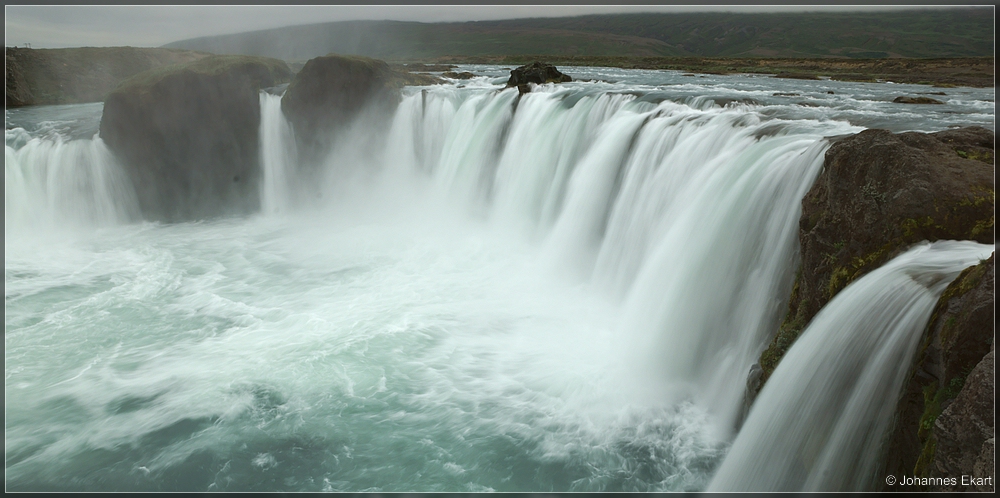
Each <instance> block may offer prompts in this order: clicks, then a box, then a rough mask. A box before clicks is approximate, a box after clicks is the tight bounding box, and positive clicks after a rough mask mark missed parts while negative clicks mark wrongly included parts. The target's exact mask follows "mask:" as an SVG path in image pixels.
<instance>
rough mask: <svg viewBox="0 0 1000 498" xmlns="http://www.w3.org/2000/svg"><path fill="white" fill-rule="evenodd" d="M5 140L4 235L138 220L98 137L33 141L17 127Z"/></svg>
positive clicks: (128, 188)
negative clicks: (11, 232)
mask: <svg viewBox="0 0 1000 498" xmlns="http://www.w3.org/2000/svg"><path fill="white" fill-rule="evenodd" d="M5 138H6V142H7V143H6V144H5V147H4V228H5V232H10V231H16V232H17V233H24V232H27V231H37V230H39V229H42V228H67V227H74V226H108V225H116V224H119V223H124V222H128V221H132V220H135V219H138V207H137V206H138V205H137V202H136V198H135V192H134V191H133V189H132V184H131V182H129V179H128V178H127V177H126V176H125V173H124V172H123V171H122V170H121V167H120V166H119V165H118V164H117V162H116V161H115V158H114V156H113V155H112V154H111V152H110V151H109V150H108V148H107V147H106V146H105V145H104V142H103V141H102V140H101V139H100V137H94V138H93V139H83V140H67V139H65V138H63V137H62V136H58V135H57V136H55V137H47V138H32V137H30V136H28V134H27V133H26V132H25V131H24V130H23V129H20V128H15V129H13V130H7V131H6V133H5ZM15 147H16V148H15Z"/></svg>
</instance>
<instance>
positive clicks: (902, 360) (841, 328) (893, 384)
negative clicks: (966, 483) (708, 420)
mask: <svg viewBox="0 0 1000 498" xmlns="http://www.w3.org/2000/svg"><path fill="white" fill-rule="evenodd" d="M992 252H993V246H990V245H983V244H977V243H974V242H955V241H940V242H935V243H933V244H927V243H924V244H920V245H917V246H915V247H913V248H912V249H910V250H909V251H907V252H906V253H904V254H902V255H900V256H898V257H896V258H895V259H893V260H892V261H890V262H889V263H886V264H885V266H883V267H881V268H879V269H877V270H875V271H873V272H871V273H869V274H868V275H865V276H864V277H863V278H861V279H860V280H858V281H857V282H854V283H853V284H851V285H850V286H848V287H847V288H845V289H844V290H843V291H841V293H840V294H838V295H837V296H836V297H835V298H834V299H833V301H831V302H830V303H829V304H828V305H827V306H826V307H824V308H823V309H822V310H821V311H820V312H819V314H818V315H816V318H814V319H813V321H812V323H810V324H809V327H808V328H806V330H805V331H803V332H802V335H801V336H800V337H799V339H798V340H797V341H796V342H795V344H794V345H793V346H792V348H791V349H789V350H788V353H786V354H785V357H784V358H783V359H782V361H781V363H780V364H778V367H777V368H776V369H775V370H774V373H773V374H772V375H771V378H770V379H769V380H768V381H767V384H765V385H764V388H763V389H762V390H761V392H760V395H759V396H758V397H757V400H756V401H755V402H754V405H753V408H752V409H751V411H750V414H749V415H748V417H747V420H746V422H745V423H744V425H743V428H742V429H741V430H740V433H739V436H737V438H736V440H735V442H733V445H732V448H731V449H730V451H729V454H728V455H727V456H726V458H725V460H724V461H723V462H722V466H721V467H720V468H719V470H718V473H717V474H716V475H715V477H714V479H713V480H712V482H711V484H710V485H709V488H708V489H709V491H852V490H853V491H864V490H870V489H872V485H873V483H874V481H875V480H877V479H879V478H880V476H878V475H877V472H878V469H877V462H878V460H879V450H880V448H881V445H882V442H883V438H884V437H885V433H886V430H887V429H888V426H889V424H890V423H891V420H892V413H893V410H894V409H895V407H896V401H897V399H898V398H899V393H900V391H901V390H902V387H903V382H905V380H906V375H907V372H908V370H909V369H908V367H909V364H910V361H911V359H912V358H913V355H914V353H915V350H916V347H917V344H918V343H919V341H920V336H921V333H922V332H923V330H924V327H925V326H926V324H927V320H928V319H929V318H930V314H931V312H932V311H933V308H934V303H935V302H937V299H938V297H940V295H941V293H942V292H944V289H945V288H946V287H947V286H948V284H949V283H951V281H952V280H954V279H955V278H956V277H957V276H958V274H959V273H961V272H962V270H963V269H965V268H966V267H968V266H971V265H973V264H976V263H978V262H979V261H980V260H982V259H986V258H988V257H989V255H990V253H992Z"/></svg>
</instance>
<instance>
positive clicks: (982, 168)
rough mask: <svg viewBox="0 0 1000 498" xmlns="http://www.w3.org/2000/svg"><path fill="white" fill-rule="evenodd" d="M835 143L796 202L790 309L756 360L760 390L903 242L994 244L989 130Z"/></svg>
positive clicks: (872, 135) (880, 133)
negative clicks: (841, 299) (796, 266)
mask: <svg viewBox="0 0 1000 498" xmlns="http://www.w3.org/2000/svg"><path fill="white" fill-rule="evenodd" d="M835 140H836V142H835V143H834V144H833V145H832V146H831V147H830V149H829V150H828V151H827V153H826V158H825V168H824V170H823V172H822V173H821V174H820V176H819V177H818V178H817V180H816V183H815V185H813V187H812V189H811V190H810V191H809V192H808V193H807V194H806V196H805V198H804V199H803V200H802V215H801V217H800V219H799V243H800V250H801V268H800V271H799V274H798V276H797V277H796V281H795V286H794V290H793V292H792V295H791V297H790V299H789V309H788V313H787V315H786V316H785V319H784V321H783V323H782V325H781V327H780V329H779V331H778V333H777V334H776V335H775V337H774V339H773V340H772V342H771V344H770V346H769V347H768V348H767V350H765V351H764V353H763V354H762V355H761V359H760V365H761V367H762V369H763V372H764V375H763V379H762V382H761V385H763V383H765V382H766V381H767V378H768V377H769V376H770V375H771V372H772V371H773V370H774V368H775V367H776V366H777V364H778V361H780V359H781V357H782V356H783V355H784V353H785V351H787V350H788V348H789V347H791V345H792V343H793V342H794V341H795V339H796V338H797V337H798V335H799V333H800V332H801V331H802V329H804V328H805V326H806V325H807V324H808V323H809V322H810V320H812V318H813V317H814V316H815V315H816V313H817V312H818V311H819V310H820V308H822V307H823V306H824V305H826V303H828V302H829V301H830V300H831V299H832V298H833V297H834V296H836V294H837V293H838V292H840V291H841V290H842V289H843V288H844V287H846V286H847V285H848V284H850V283H851V282H853V281H855V280H857V279H858V278H860V277H861V276H863V275H865V274H867V273H868V272H870V271H872V270H874V269H875V268H878V267H879V266H881V265H882V264H884V263H885V262H886V261H888V260H889V259H891V258H893V257H895V256H896V255H898V254H899V253H901V252H903V251H905V250H906V249H907V248H908V247H909V246H910V245H912V244H914V243H916V242H919V241H922V240H930V241H934V240H940V239H948V240H976V241H979V242H982V243H992V242H993V224H994V214H993V203H994V187H993V171H994V170H993V166H992V157H993V156H992V152H993V151H992V143H993V132H992V131H989V130H987V129H984V128H981V127H969V128H963V129H960V130H949V131H943V132H938V133H931V134H926V133H918V132H907V133H900V134H894V133H891V132H889V131H886V130H865V131H863V132H861V133H858V134H856V135H850V136H847V137H840V138H837V139H835ZM985 145H989V148H987V147H986V146H985ZM986 158H988V160H987V159H986ZM976 159H980V160H976Z"/></svg>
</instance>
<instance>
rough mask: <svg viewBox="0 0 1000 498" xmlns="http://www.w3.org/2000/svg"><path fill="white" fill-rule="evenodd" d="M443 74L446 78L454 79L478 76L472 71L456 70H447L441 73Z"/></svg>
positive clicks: (469, 78)
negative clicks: (457, 71)
mask: <svg viewBox="0 0 1000 498" xmlns="http://www.w3.org/2000/svg"><path fill="white" fill-rule="evenodd" d="M441 76H443V77H445V78H451V79H454V80H471V79H472V78H475V77H476V75H474V74H472V73H470V72H468V71H462V72H460V73H456V72H455V71H447V72H444V73H441Z"/></svg>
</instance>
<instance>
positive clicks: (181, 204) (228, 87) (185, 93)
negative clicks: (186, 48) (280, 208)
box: [100, 55, 290, 221]
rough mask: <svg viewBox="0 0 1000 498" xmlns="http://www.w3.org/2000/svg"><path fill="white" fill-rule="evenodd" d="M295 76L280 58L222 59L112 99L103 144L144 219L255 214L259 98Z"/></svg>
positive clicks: (151, 80) (177, 68)
mask: <svg viewBox="0 0 1000 498" xmlns="http://www.w3.org/2000/svg"><path fill="white" fill-rule="evenodd" d="M289 76H290V72H289V70H288V67H287V66H286V65H285V63H284V62H282V61H280V60H277V59H269V58H263V57H245V56H221V55H220V56H211V57H206V58H203V59H198V60H196V61H194V62H190V63H185V64H177V65H172V66H165V67H159V68H156V69H152V70H149V71H146V72H143V73H140V74H137V75H135V76H133V77H131V78H129V79H127V80H125V81H124V82H122V84H121V85H119V86H118V87H117V88H116V89H115V90H114V91H113V92H111V94H110V95H108V98H107V101H106V102H105V104H104V114H103V116H102V117H101V129H100V130H101V131H100V133H101V138H102V139H103V140H104V142H105V143H106V144H107V145H108V147H109V148H110V149H111V151H112V152H113V153H114V154H115V156H116V157H117V158H118V159H119V161H120V162H121V163H122V165H123V167H124V168H125V170H126V171H127V173H128V174H129V177H130V178H131V179H132V183H133V185H134V186H135V189H136V193H137V195H138V198H139V205H140V209H141V210H142V213H143V216H144V217H145V218H147V219H151V220H161V221H184V220H191V219H199V218H206V217H212V216H218V215H227V214H243V213H249V212H253V211H255V210H257V209H258V207H259V204H260V198H259V185H258V180H259V177H260V164H259V158H258V156H259V137H258V135H259V127H260V98H259V91H260V89H261V88H266V87H271V86H274V85H277V84H280V83H282V82H284V81H287V80H288V78H289Z"/></svg>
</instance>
